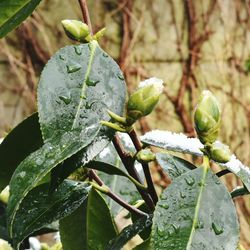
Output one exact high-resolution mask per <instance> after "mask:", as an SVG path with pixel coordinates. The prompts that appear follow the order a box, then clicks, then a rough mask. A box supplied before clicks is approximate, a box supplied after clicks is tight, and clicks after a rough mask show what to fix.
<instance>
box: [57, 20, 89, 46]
mask: <svg viewBox="0 0 250 250" xmlns="http://www.w3.org/2000/svg"><path fill="white" fill-rule="evenodd" d="M62 25H63V28H64V31H65V33H66V35H67V36H68V37H69V38H71V39H72V40H75V41H78V42H86V37H87V36H89V35H90V33H89V27H88V25H87V24H86V23H83V22H81V21H78V20H63V21H62Z"/></svg>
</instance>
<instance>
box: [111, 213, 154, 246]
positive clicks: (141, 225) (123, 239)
mask: <svg viewBox="0 0 250 250" xmlns="http://www.w3.org/2000/svg"><path fill="white" fill-rule="evenodd" d="M152 218H153V216H152V215H149V216H144V217H142V218H140V219H139V220H137V221H136V222H135V223H134V224H132V225H129V226H127V227H125V228H124V229H123V230H122V231H121V233H120V234H119V235H118V236H117V237H116V238H114V239H113V240H112V241H111V242H110V243H109V245H108V247H107V250H117V249H121V248H122V247H123V246H124V245H125V244H126V243H127V242H128V241H129V240H131V239H132V238H133V237H134V236H136V235H137V234H139V233H140V232H142V231H143V230H145V229H146V228H148V227H150V226H151V225H152Z"/></svg>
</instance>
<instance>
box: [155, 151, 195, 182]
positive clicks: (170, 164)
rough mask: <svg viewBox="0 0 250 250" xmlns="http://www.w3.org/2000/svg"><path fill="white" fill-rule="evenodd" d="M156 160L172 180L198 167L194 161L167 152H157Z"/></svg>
mask: <svg viewBox="0 0 250 250" xmlns="http://www.w3.org/2000/svg"><path fill="white" fill-rule="evenodd" d="M156 160H157V162H158V163H159V164H160V166H161V167H162V169H163V170H164V171H165V172H166V173H167V175H168V176H169V177H170V179H171V180H173V179H175V178H177V177H179V176H180V175H182V174H184V173H186V172H187V171H189V170H193V169H195V168H196V167H195V166H194V165H193V164H192V163H190V162H188V161H186V160H184V159H182V158H179V157H177V156H173V155H170V154H166V153H157V154H156Z"/></svg>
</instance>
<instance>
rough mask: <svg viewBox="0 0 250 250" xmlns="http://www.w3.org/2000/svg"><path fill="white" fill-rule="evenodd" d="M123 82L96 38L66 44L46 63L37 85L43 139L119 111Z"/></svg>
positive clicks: (121, 105)
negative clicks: (82, 42)
mask: <svg viewBox="0 0 250 250" xmlns="http://www.w3.org/2000/svg"><path fill="white" fill-rule="evenodd" d="M125 96H126V89H125V82H124V79H123V77H122V73H121V71H120V69H119V66H118V65H117V63H116V62H115V61H114V60H113V59H112V58H111V57H110V56H109V55H108V54H106V53H105V52H104V51H103V50H102V49H101V48H100V47H99V45H98V43H97V42H96V41H92V42H90V43H89V44H82V45H76V46H66V47H64V48H62V49H60V50H59V51H58V52H57V53H56V54H55V55H54V56H53V57H52V58H51V59H50V60H49V62H48V63H47V64H46V66H45V68H44V69H43V71H42V74H41V78H40V82H39V85H38V111H39V122H40V124H41V130H42V134H43V137H44V139H45V140H47V139H48V138H51V137H53V136H54V134H55V133H58V134H60V135H62V134H64V133H65V132H67V131H70V130H72V129H74V130H75V129H81V128H82V127H84V126H85V127H87V126H89V125H90V124H94V123H99V122H100V120H109V119H110V118H109V116H108V113H107V109H111V110H112V111H113V112H115V113H117V114H121V113H122V112H123V110H124V104H125Z"/></svg>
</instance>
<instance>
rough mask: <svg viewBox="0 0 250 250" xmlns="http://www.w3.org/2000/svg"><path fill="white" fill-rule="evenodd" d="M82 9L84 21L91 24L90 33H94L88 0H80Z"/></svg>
mask: <svg viewBox="0 0 250 250" xmlns="http://www.w3.org/2000/svg"><path fill="white" fill-rule="evenodd" d="M78 2H79V5H80V8H81V11H82V17H83V21H84V22H85V23H86V24H87V25H88V26H89V31H90V34H91V35H92V34H93V30H92V24H91V20H90V17H89V9H88V6H87V0H78Z"/></svg>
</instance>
